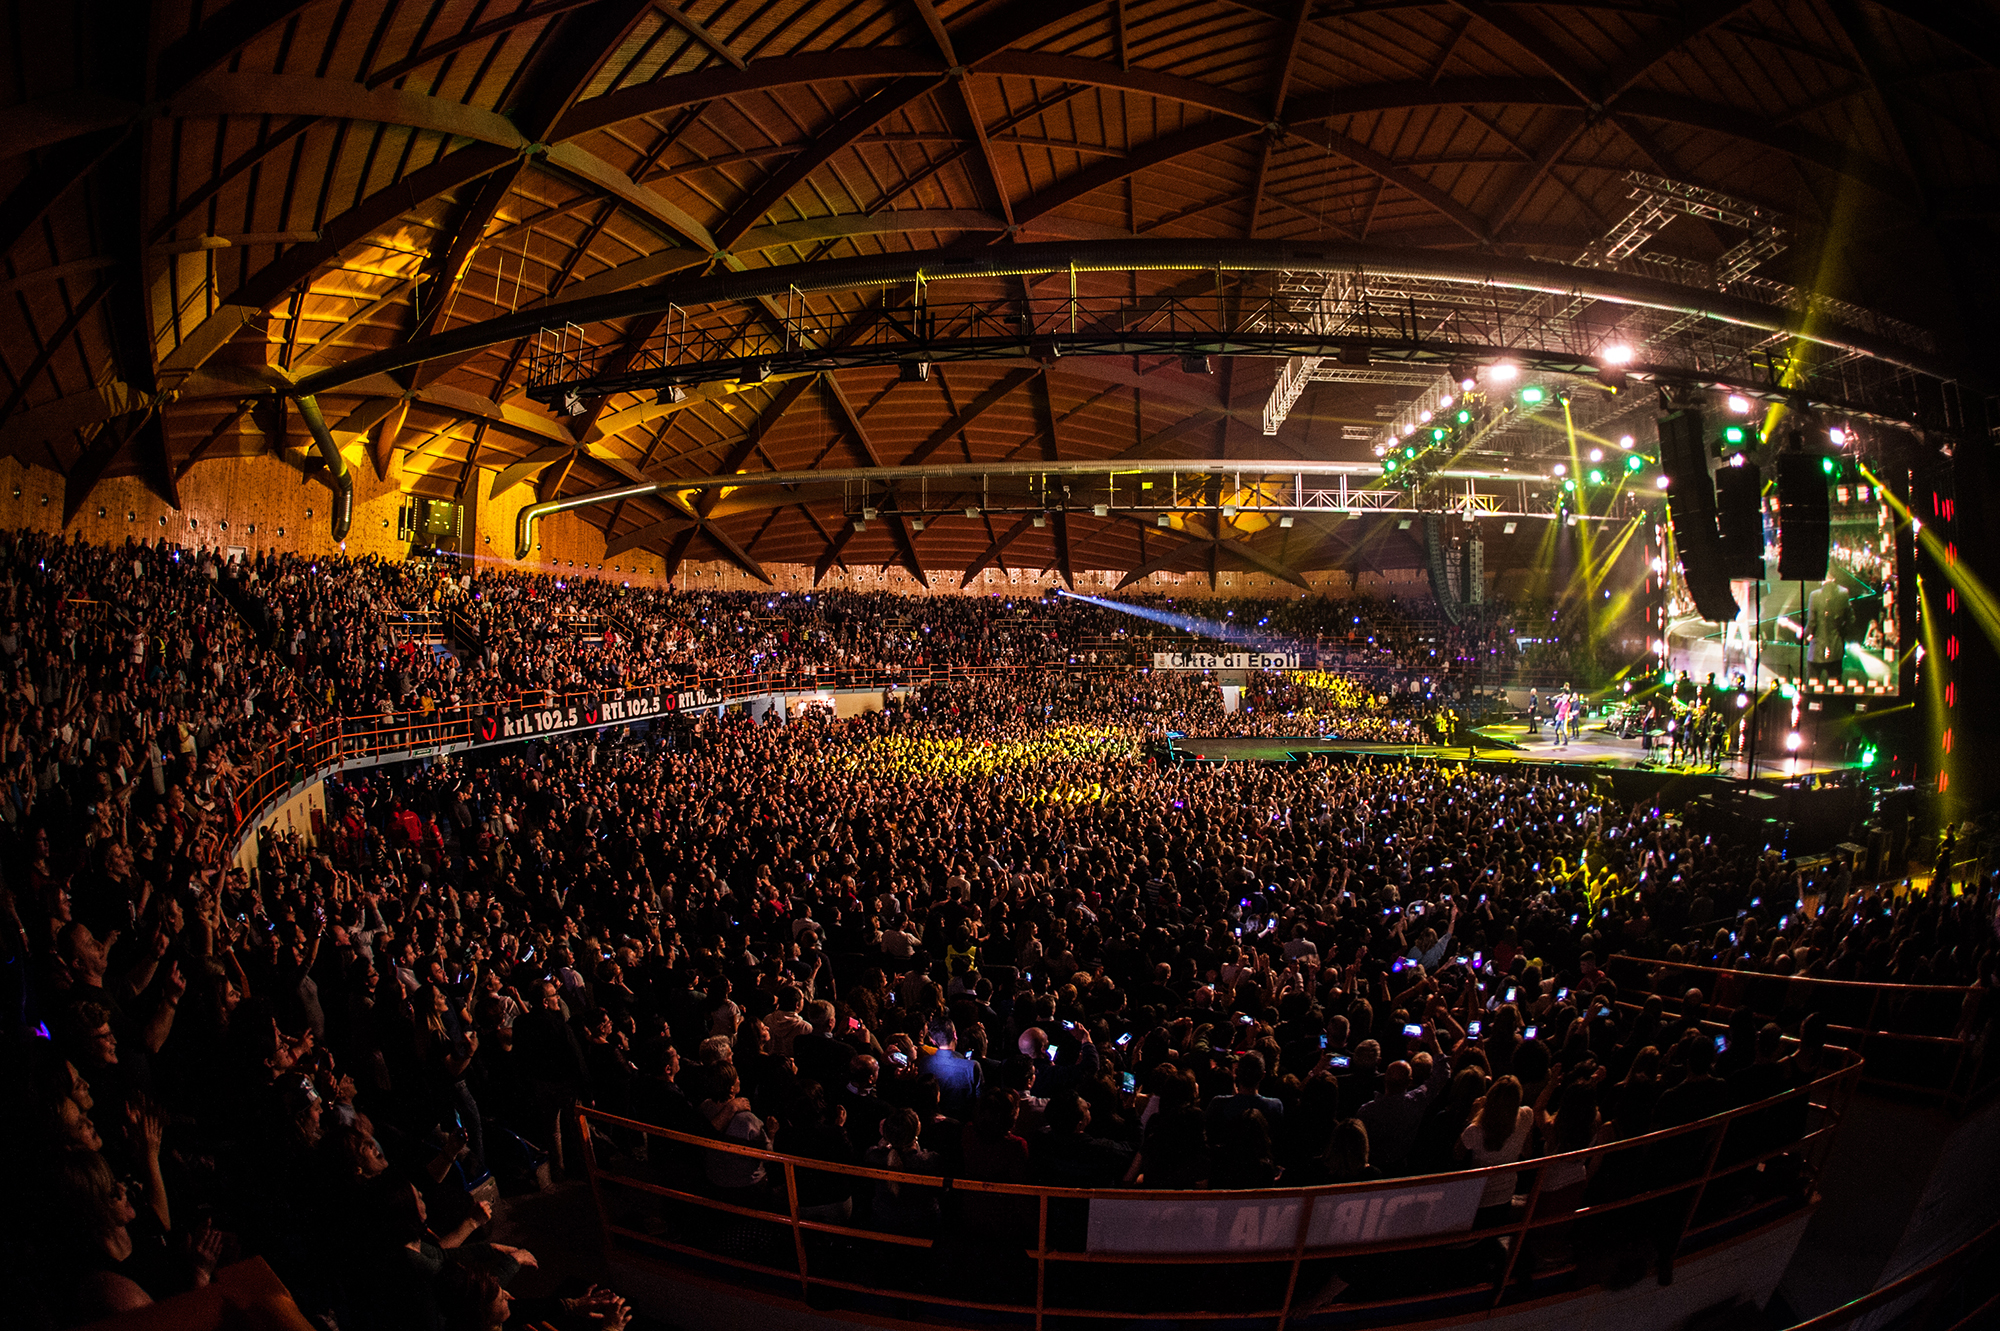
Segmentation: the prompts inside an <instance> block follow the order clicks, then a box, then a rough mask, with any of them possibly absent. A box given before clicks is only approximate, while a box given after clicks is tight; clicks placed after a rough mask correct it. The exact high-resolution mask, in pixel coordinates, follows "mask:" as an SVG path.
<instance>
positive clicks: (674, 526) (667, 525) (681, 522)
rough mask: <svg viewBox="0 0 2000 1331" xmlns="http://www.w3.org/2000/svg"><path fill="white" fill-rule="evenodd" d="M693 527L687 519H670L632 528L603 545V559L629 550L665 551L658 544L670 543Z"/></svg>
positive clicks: (692, 523) (693, 524) (662, 546)
mask: <svg viewBox="0 0 2000 1331" xmlns="http://www.w3.org/2000/svg"><path fill="white" fill-rule="evenodd" d="M695 525H696V524H695V523H694V522H692V521H690V520H689V519H687V518H681V517H672V518H662V519H661V520H660V521H658V522H651V523H647V524H646V525H645V526H643V527H634V528H633V529H632V530H631V531H628V532H626V533H625V534H624V535H622V536H613V537H612V538H611V539H609V540H607V541H606V542H605V543H604V557H605V558H606V559H612V558H615V557H616V556H618V555H622V554H624V553H626V552H627V551H629V550H661V549H665V546H664V545H662V544H659V543H661V542H666V541H670V540H671V539H672V538H673V537H676V536H679V535H680V534H681V533H682V532H685V531H690V530H692V529H693V528H694V527H695Z"/></svg>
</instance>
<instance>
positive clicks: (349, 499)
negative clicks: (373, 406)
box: [295, 393, 354, 541]
mask: <svg viewBox="0 0 2000 1331" xmlns="http://www.w3.org/2000/svg"><path fill="white" fill-rule="evenodd" d="M295 401H297V403H298V407H299V417H300V419H302V420H304V421H305V423H306V429H308V430H310V431H312V437H313V442H314V443H315V444H317V445H319V455H320V458H321V459H322V460H323V461H324V462H325V463H326V484H327V488H328V489H330V490H332V491H333V512H332V518H333V539H334V540H336V541H344V540H346V539H347V529H348V528H349V527H350V526H352V525H353V523H354V477H352V476H350V475H348V472H347V459H346V458H344V457H342V456H341V455H340V448H339V446H338V445H336V444H335V443H334V442H333V432H332V431H331V430H329V429H327V428H326V417H324V416H322V415H320V414H319V403H317V402H315V401H314V400H313V396H312V394H310V393H303V394H300V395H299V397H298V398H296V399H295Z"/></svg>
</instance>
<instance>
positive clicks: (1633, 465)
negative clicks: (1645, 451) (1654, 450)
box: [1625, 453, 1646, 471]
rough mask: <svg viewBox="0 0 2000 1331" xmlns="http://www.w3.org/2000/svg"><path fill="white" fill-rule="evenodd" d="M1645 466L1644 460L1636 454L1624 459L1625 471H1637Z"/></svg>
mask: <svg viewBox="0 0 2000 1331" xmlns="http://www.w3.org/2000/svg"><path fill="white" fill-rule="evenodd" d="M1645 465H1646V459H1644V458H1642V457H1640V456H1639V455H1638V454H1637V453H1634V454H1633V455H1632V456H1631V457H1629V458H1626V459H1625V470H1627V471H1637V470H1639V469H1640V468H1641V467H1643V466H1645Z"/></svg>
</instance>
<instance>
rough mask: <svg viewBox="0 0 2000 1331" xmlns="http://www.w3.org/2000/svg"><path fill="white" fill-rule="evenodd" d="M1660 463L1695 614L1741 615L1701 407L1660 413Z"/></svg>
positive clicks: (1721, 618) (1713, 617)
mask: <svg viewBox="0 0 2000 1331" xmlns="http://www.w3.org/2000/svg"><path fill="white" fill-rule="evenodd" d="M1659 430H1660V467H1661V470H1662V471H1664V472H1665V473H1666V477H1667V513H1668V515H1669V517H1670V519H1671V521H1672V523H1673V529H1674V548H1675V549H1676V550H1677V551H1678V552H1679V554H1680V561H1681V573H1682V575H1683V576H1684V577H1685V578H1686V580H1687V587H1688V593H1689V595H1691V596H1693V597H1694V608H1695V613H1696V614H1699V615H1700V616H1701V617H1702V618H1703V619H1706V620H1708V621H1709V622H1710V623H1713V624H1721V623H1726V622H1728V621H1729V620H1732V619H1734V618H1736V613H1737V605H1736V597H1735V596H1734V595H1733V594H1731V592H1730V590H1729V574H1728V573H1727V572H1725V571H1724V569H1723V563H1722V550H1721V545H1720V541H1719V540H1718V537H1717V533H1716V511H1715V483H1714V481H1713V480H1712V479H1711V478H1710V476H1709V470H1708V442H1707V439H1706V437H1705V435H1704V433H1703V423H1702V414H1701V411H1700V410H1699V409H1698V408H1693V407H1689V408H1683V409H1682V410H1679V411H1670V412H1668V413H1667V414H1665V415H1663V416H1661V417H1660V418H1659Z"/></svg>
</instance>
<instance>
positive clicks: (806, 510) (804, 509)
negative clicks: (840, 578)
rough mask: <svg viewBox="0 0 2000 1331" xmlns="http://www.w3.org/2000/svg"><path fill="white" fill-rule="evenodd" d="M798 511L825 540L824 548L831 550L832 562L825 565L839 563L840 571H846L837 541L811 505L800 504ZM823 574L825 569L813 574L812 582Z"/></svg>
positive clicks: (816, 581) (817, 580)
mask: <svg viewBox="0 0 2000 1331" xmlns="http://www.w3.org/2000/svg"><path fill="white" fill-rule="evenodd" d="M799 512H801V513H803V514H805V515H806V521H807V522H810V523H811V524H812V529H813V530H814V531H816V532H818V533H819V538H820V540H822V541H824V542H826V548H827V549H828V550H829V551H831V552H832V555H833V559H832V563H830V564H828V565H827V567H828V568H831V567H832V566H833V564H839V565H840V571H841V572H843V573H845V572H846V571H847V561H846V560H844V559H842V558H841V557H840V551H839V549H838V548H837V543H836V542H835V541H834V539H833V534H832V533H831V532H829V531H827V529H826V524H825V523H823V522H821V521H820V520H819V515H818V514H817V513H814V512H813V511H812V506H811V505H809V504H800V505H799ZM825 576H826V574H825V571H824V570H822V571H821V572H819V573H816V574H814V575H813V582H814V583H815V584H817V583H818V582H819V580H820V579H821V578H823V577H825Z"/></svg>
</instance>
